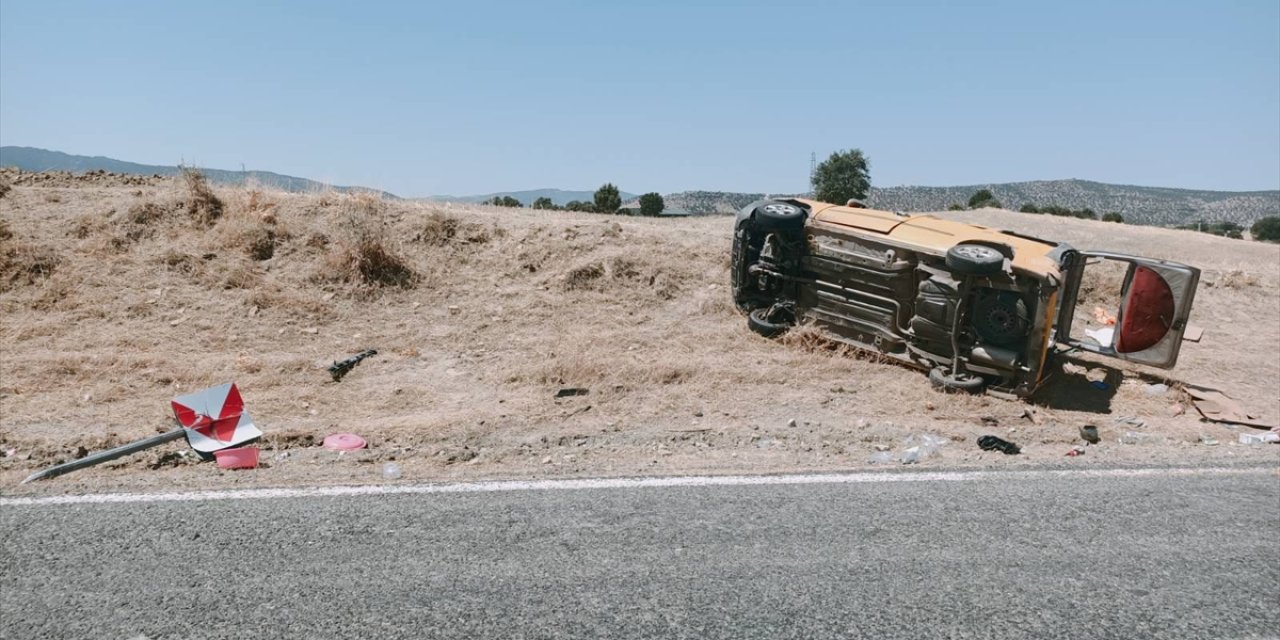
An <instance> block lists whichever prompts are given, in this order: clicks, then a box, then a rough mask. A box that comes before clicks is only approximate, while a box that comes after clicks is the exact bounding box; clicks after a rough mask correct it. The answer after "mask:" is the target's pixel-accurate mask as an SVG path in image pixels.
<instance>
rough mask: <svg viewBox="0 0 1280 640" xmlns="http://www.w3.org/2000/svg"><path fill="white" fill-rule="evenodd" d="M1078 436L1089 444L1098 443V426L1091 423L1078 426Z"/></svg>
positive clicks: (1099, 440)
mask: <svg viewBox="0 0 1280 640" xmlns="http://www.w3.org/2000/svg"><path fill="white" fill-rule="evenodd" d="M1080 437H1081V438H1084V441H1085V442H1088V443H1089V444H1098V443H1099V442H1101V441H1102V439H1101V438H1099V437H1098V428H1097V427H1095V426H1094V425H1091V424H1086V425H1082V426H1081V427H1080Z"/></svg>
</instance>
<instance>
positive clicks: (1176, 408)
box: [1169, 402, 1187, 418]
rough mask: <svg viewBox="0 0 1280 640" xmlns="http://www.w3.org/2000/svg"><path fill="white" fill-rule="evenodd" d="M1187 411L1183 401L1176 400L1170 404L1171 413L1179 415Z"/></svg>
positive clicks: (1174, 415) (1175, 415)
mask: <svg viewBox="0 0 1280 640" xmlns="http://www.w3.org/2000/svg"><path fill="white" fill-rule="evenodd" d="M1186 412H1187V408H1186V407H1184V406H1182V403H1181V402H1175V403H1173V404H1172V405H1170V406H1169V415H1171V416H1173V417H1175V418H1176V417H1178V416H1180V415H1182V414H1184V413H1186Z"/></svg>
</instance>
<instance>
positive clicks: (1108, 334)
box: [1084, 327, 1116, 347]
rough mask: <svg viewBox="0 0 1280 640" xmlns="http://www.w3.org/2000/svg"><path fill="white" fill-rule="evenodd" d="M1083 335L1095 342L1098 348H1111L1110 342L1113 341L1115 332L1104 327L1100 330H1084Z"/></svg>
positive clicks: (1110, 328)
mask: <svg viewBox="0 0 1280 640" xmlns="http://www.w3.org/2000/svg"><path fill="white" fill-rule="evenodd" d="M1084 334H1085V335H1086V336H1089V337H1090V338H1093V339H1094V340H1096V341H1097V342H1098V345H1099V346H1102V347H1109V346H1111V341H1112V340H1114V339H1115V336H1116V330H1115V329H1114V328H1112V327H1104V328H1102V329H1085V330H1084Z"/></svg>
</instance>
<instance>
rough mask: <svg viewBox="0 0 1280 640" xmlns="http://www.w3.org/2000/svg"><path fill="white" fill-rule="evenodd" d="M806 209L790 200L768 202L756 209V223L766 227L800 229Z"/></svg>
mask: <svg viewBox="0 0 1280 640" xmlns="http://www.w3.org/2000/svg"><path fill="white" fill-rule="evenodd" d="M804 216H805V210H804V209H801V208H800V207H797V206H796V205H794V204H791V203H789V202H776V201H774V202H766V203H764V204H762V205H760V206H758V207H756V210H755V219H756V223H757V224H759V225H760V226H761V227H762V228H765V229H798V228H800V227H801V226H803V225H804Z"/></svg>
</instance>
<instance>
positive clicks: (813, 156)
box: [805, 151, 818, 193]
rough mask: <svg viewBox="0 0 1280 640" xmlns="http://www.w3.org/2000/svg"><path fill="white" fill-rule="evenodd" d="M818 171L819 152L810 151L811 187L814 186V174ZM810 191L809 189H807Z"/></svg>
mask: <svg viewBox="0 0 1280 640" xmlns="http://www.w3.org/2000/svg"><path fill="white" fill-rule="evenodd" d="M817 172H818V153H817V152H816V151H810V152H809V188H810V189H812V188H813V176H814V174H816V173H817ZM805 193H808V191H805Z"/></svg>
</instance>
